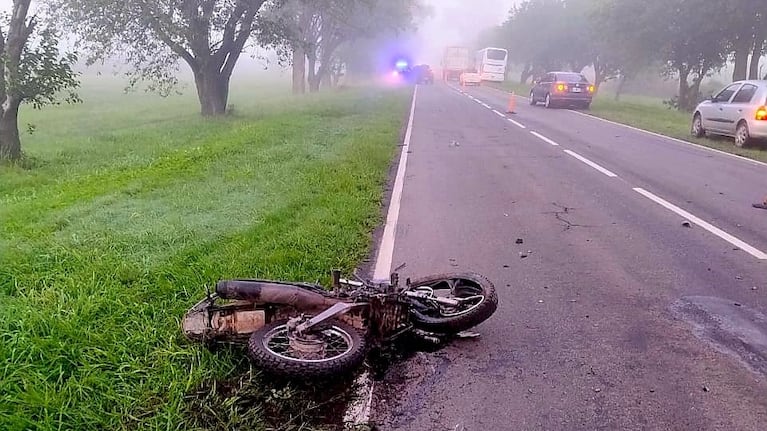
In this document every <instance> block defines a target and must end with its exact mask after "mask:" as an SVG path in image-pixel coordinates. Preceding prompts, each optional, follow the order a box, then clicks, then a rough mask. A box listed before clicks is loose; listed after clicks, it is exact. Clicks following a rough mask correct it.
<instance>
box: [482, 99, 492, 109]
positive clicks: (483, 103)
mask: <svg viewBox="0 0 767 431" xmlns="http://www.w3.org/2000/svg"><path fill="white" fill-rule="evenodd" d="M479 104H480V105H482V106H484V107H485V108H487V109H493V107H492V106H490V105H488V104H487V103H485V102H483V101H481V100H480V101H479Z"/></svg>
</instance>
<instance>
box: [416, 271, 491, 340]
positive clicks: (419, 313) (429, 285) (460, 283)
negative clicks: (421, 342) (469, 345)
mask: <svg viewBox="0 0 767 431" xmlns="http://www.w3.org/2000/svg"><path fill="white" fill-rule="evenodd" d="M410 288H411V290H421V291H425V292H430V293H431V294H432V295H433V296H437V297H443V298H450V299H460V300H461V304H460V305H458V306H455V307H453V306H446V305H443V304H440V303H438V302H436V301H433V300H429V299H420V298H419V299H417V301H418V304H415V306H414V307H413V308H412V309H411V319H412V322H413V325H414V326H415V327H416V328H418V329H421V330H424V331H428V332H433V333H437V334H456V333H458V332H461V331H465V330H467V329H469V328H472V327H474V326H476V325H479V324H480V323H482V322H484V321H485V320H487V319H488V318H489V317H490V316H491V315H492V314H493V313H495V310H496V308H498V295H497V294H496V292H495V286H493V283H491V282H490V280H488V279H487V278H485V277H484V276H482V275H480V274H475V273H461V274H439V275H431V276H428V277H424V278H420V279H417V280H414V281H412V282H411V283H410Z"/></svg>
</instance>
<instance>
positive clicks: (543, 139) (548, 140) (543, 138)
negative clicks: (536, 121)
mask: <svg viewBox="0 0 767 431" xmlns="http://www.w3.org/2000/svg"><path fill="white" fill-rule="evenodd" d="M530 133H531V134H532V135H533V136H535V137H536V138H538V139H540V140H542V141H543V142H546V143H549V144H551V145H553V146H555V147H558V146H559V144H557V143H556V142H554V141H552V140H551V139H549V138H547V137H545V136H543V135H541V134H540V133H538V132H533V131H530Z"/></svg>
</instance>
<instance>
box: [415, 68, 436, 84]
mask: <svg viewBox="0 0 767 431" xmlns="http://www.w3.org/2000/svg"><path fill="white" fill-rule="evenodd" d="M413 72H414V74H415V80H416V83H418V84H434V71H433V70H431V67H430V66H429V65H428V64H419V65H418V66H415V67H414V68H413Z"/></svg>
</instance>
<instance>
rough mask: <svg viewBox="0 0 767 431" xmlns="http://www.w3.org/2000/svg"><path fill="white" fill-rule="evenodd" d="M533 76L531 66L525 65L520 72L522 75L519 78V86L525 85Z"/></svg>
mask: <svg viewBox="0 0 767 431" xmlns="http://www.w3.org/2000/svg"><path fill="white" fill-rule="evenodd" d="M532 75H533V65H532V64H530V63H527V64H525V68H524V69H523V70H522V75H520V77H519V83H520V84H527V80H528V79H530V77H531V76H532Z"/></svg>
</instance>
